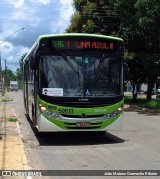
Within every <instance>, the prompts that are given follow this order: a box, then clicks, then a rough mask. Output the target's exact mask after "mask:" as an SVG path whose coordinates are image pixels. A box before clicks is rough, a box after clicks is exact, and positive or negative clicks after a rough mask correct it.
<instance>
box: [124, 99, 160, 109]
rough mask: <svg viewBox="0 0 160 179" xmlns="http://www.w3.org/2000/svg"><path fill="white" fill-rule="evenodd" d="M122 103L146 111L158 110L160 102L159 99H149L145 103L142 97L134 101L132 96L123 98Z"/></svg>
mask: <svg viewBox="0 0 160 179" xmlns="http://www.w3.org/2000/svg"><path fill="white" fill-rule="evenodd" d="M124 103H125V104H128V105H130V106H132V105H133V106H134V105H135V106H138V107H142V108H148V109H160V100H159V99H151V100H149V101H147V100H146V99H145V98H144V97H142V96H138V97H137V100H136V101H134V100H133V97H132V96H125V97H124Z"/></svg>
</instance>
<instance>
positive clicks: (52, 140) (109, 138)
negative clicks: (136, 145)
mask: <svg viewBox="0 0 160 179" xmlns="http://www.w3.org/2000/svg"><path fill="white" fill-rule="evenodd" d="M37 140H38V141H39V144H40V146H51V145H57V146H58V145H60V146H64V145H99V144H117V143H123V142H125V140H123V139H121V138H119V137H117V136H114V135H112V134H110V133H108V132H106V134H105V135H104V136H101V135H99V134H96V133H92V132H91V133H89V132H69V133H68V132H59V133H44V134H43V135H42V136H38V137H37Z"/></svg>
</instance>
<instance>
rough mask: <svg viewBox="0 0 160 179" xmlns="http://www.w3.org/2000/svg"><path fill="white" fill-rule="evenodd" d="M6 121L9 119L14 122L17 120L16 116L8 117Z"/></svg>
mask: <svg viewBox="0 0 160 179" xmlns="http://www.w3.org/2000/svg"><path fill="white" fill-rule="evenodd" d="M8 121H10V122H16V121H17V118H16V117H10V118H9V119H8Z"/></svg>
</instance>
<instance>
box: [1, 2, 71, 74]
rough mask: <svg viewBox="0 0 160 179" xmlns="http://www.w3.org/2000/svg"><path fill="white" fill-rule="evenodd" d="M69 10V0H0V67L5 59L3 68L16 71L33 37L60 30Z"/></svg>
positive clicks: (65, 26) (55, 32)
mask: <svg viewBox="0 0 160 179" xmlns="http://www.w3.org/2000/svg"><path fill="white" fill-rule="evenodd" d="M73 12H74V11H73V6H72V0H0V51H1V63H2V69H3V70H4V68H5V60H6V65H7V68H8V69H10V70H12V71H13V72H16V69H17V67H18V65H19V60H20V58H21V56H22V55H23V54H24V53H27V52H28V50H29V49H30V48H31V46H32V45H33V43H34V42H35V41H36V39H37V37H38V36H39V35H42V34H52V33H53V34H58V33H64V31H65V29H66V28H67V27H68V26H69V24H70V18H71V16H72V14H73ZM24 28H25V29H24ZM23 29H24V30H23Z"/></svg>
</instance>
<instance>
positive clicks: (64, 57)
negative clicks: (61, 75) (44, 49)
mask: <svg viewBox="0 0 160 179" xmlns="http://www.w3.org/2000/svg"><path fill="white" fill-rule="evenodd" d="M55 50H56V51H57V52H59V53H60V55H61V57H62V58H63V60H65V62H66V63H67V64H68V66H70V68H71V69H72V70H73V71H74V72H75V73H76V74H78V71H77V70H76V68H75V67H74V66H73V65H72V63H70V62H69V59H68V58H67V56H66V55H65V54H64V53H63V52H62V51H61V50H59V49H56V48H55Z"/></svg>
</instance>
